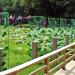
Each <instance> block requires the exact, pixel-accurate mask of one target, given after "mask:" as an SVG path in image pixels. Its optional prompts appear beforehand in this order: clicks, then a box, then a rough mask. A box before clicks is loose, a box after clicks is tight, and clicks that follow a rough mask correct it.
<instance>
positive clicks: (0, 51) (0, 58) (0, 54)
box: [0, 48, 3, 71]
mask: <svg viewBox="0 0 75 75" xmlns="http://www.w3.org/2000/svg"><path fill="white" fill-rule="evenodd" d="M2 55H3V48H0V71H2V69H3V67H2V61H3V58H2Z"/></svg>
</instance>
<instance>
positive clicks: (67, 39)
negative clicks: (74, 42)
mask: <svg viewBox="0 0 75 75" xmlns="http://www.w3.org/2000/svg"><path fill="white" fill-rule="evenodd" d="M68 44H69V34H66V35H65V45H68Z"/></svg>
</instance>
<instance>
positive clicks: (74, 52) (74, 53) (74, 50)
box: [73, 45, 75, 61]
mask: <svg viewBox="0 0 75 75" xmlns="http://www.w3.org/2000/svg"><path fill="white" fill-rule="evenodd" d="M73 55H74V58H73V60H74V61H75V45H74V46H73Z"/></svg>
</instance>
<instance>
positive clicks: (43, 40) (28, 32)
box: [0, 26, 75, 75]
mask: <svg viewBox="0 0 75 75" xmlns="http://www.w3.org/2000/svg"><path fill="white" fill-rule="evenodd" d="M0 32H1V36H2V38H1V39H0V46H1V47H3V48H4V49H5V53H6V54H7V56H6V57H5V61H6V64H5V67H9V68H11V67H14V66H17V65H19V64H22V63H25V62H27V61H29V60H31V59H32V47H31V46H32V42H33V41H38V56H41V55H43V54H46V53H48V52H51V51H53V50H52V47H51V41H52V38H53V37H58V41H59V42H58V48H61V47H62V46H64V45H65V34H70V42H73V41H74V40H73V35H74V32H75V29H74V28H64V27H62V28H41V29H39V30H37V29H31V28H16V27H14V26H9V27H7V28H5V27H3V26H1V31H0ZM5 32H6V33H5ZM2 33H3V34H2ZM39 66H41V65H40V64H39V65H37V66H34V68H33V69H35V68H37V67H39ZM33 69H32V67H31V68H29V69H28V71H27V70H26V71H27V72H30V71H32V70H33ZM27 72H25V74H27ZM23 74H24V72H23ZM21 75H22V73H21Z"/></svg>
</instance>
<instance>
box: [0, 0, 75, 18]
mask: <svg viewBox="0 0 75 75" xmlns="http://www.w3.org/2000/svg"><path fill="white" fill-rule="evenodd" d="M74 3H75V0H0V11H9V12H10V14H11V13H14V14H18V15H29V14H31V15H43V16H46V15H47V16H50V17H68V18H74V17H75V11H74V10H75V5H74Z"/></svg>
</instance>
